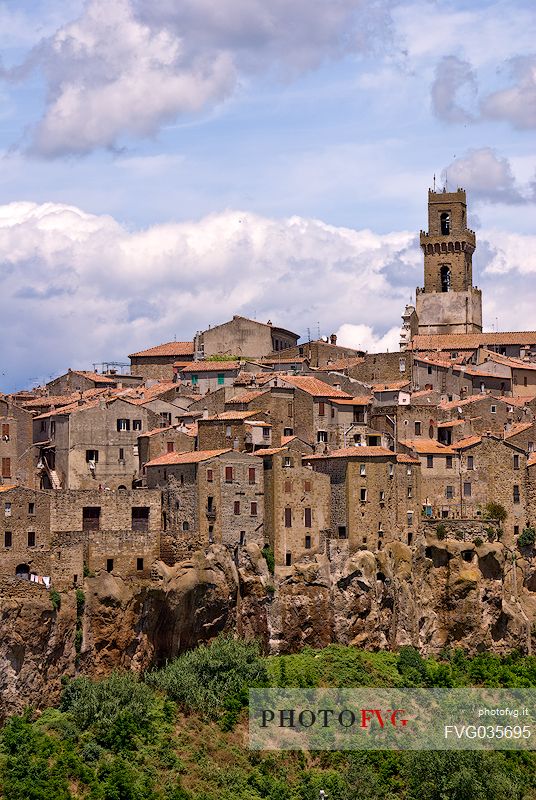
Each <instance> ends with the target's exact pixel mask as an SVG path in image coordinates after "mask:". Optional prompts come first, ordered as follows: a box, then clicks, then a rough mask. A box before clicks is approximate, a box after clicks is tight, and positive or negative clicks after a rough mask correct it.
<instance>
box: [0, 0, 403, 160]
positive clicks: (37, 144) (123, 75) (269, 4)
mask: <svg viewBox="0 0 536 800" xmlns="http://www.w3.org/2000/svg"><path fill="white" fill-rule="evenodd" d="M388 7H389V0H378V2H376V3H374V4H368V3H366V2H365V0H295V1H294V2H293V3H291V4H289V3H288V2H287V1H286V0H262V1H261V0H218V2H217V3H214V2H213V0H195V2H194V0H183V2H181V3H176V2H165V0H162V1H161V2H158V3H154V2H152V0H88V2H87V3H86V5H85V7H84V10H83V12H82V13H81V15H80V16H79V17H78V19H76V20H75V21H73V22H70V23H68V24H65V25H63V26H61V27H60V28H59V29H58V30H57V31H56V32H55V33H54V35H52V36H49V37H48V38H46V39H44V40H43V41H42V42H41V43H40V44H39V45H38V46H36V47H35V48H34V49H33V50H32V52H31V53H30V55H29V57H28V59H27V61H26V62H25V64H24V65H23V66H22V67H21V68H18V69H15V70H13V71H12V73H11V75H12V78H13V79H17V80H20V78H21V76H24V75H25V74H26V73H27V72H28V71H29V70H30V69H31V68H37V69H40V70H42V71H43V73H44V75H45V77H46V81H47V88H48V98H47V103H46V108H45V111H44V114H43V117H42V119H41V120H40V121H39V123H38V124H37V126H36V127H35V129H34V131H33V136H32V147H33V150H34V151H35V152H37V153H39V154H41V155H44V156H46V157H56V156H59V155H63V154H68V153H70V154H83V153H88V152H90V151H92V150H94V149H95V148H98V147H107V148H112V147H116V146H118V144H119V143H120V142H121V141H123V140H124V138H125V137H129V136H131V137H132V136H133V137H150V136H153V135H154V134H156V133H157V132H158V130H159V129H160V128H161V127H162V125H164V124H165V123H167V122H169V121H171V120H174V119H176V118H177V117H179V116H181V115H191V114H196V113H198V112H200V111H201V110H202V109H204V108H205V107H207V106H211V105H213V104H215V103H218V102H219V101H222V100H224V99H225V98H226V97H228V96H229V95H230V94H231V93H232V92H233V90H234V89H235V87H236V85H237V81H238V79H239V76H240V75H243V74H248V73H251V72H252V71H257V70H261V69H262V70H275V71H278V72H279V73H281V74H282V75H284V76H285V77H292V76H293V75H295V74H298V73H301V72H303V71H304V70H308V69H312V68H315V67H317V66H318V65H319V64H321V63H322V62H323V61H324V60H326V59H328V58H341V57H343V56H344V55H346V54H347V53H354V52H357V51H364V50H371V49H373V48H374V46H379V47H383V44H384V42H385V40H386V39H387V38H388V36H389V15H388V11H387V9H388Z"/></svg>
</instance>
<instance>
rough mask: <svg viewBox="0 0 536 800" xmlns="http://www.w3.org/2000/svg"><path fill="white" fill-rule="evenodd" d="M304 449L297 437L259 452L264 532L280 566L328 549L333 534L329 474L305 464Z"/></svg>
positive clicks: (276, 562)
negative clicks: (280, 445) (262, 466)
mask: <svg viewBox="0 0 536 800" xmlns="http://www.w3.org/2000/svg"><path fill="white" fill-rule="evenodd" d="M304 449H305V448H303V446H302V445H301V443H300V442H298V441H297V440H296V439H294V440H293V441H292V442H289V444H288V445H286V446H283V447H278V448H272V449H268V450H266V451H259V453H258V454H257V455H258V457H259V459H261V458H262V461H263V464H264V503H265V512H264V513H265V518H264V534H265V537H266V541H267V542H269V544H270V546H271V547H272V549H273V551H274V557H275V564H276V566H277V567H279V568H281V567H290V566H291V565H292V564H293V563H294V562H295V561H299V560H302V559H303V558H306V557H308V556H314V554H315V553H319V552H321V553H323V552H325V549H326V540H327V539H329V538H330V536H331V487H330V480H329V476H328V475H324V474H322V473H320V472H314V471H313V470H312V469H311V468H310V467H309V466H303V465H302V463H301V458H302V452H303V450H304Z"/></svg>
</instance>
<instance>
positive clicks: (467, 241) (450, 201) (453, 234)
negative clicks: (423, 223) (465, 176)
mask: <svg viewBox="0 0 536 800" xmlns="http://www.w3.org/2000/svg"><path fill="white" fill-rule="evenodd" d="M420 243H421V248H422V251H423V253H424V288H422V289H421V288H418V289H417V294H416V306H415V308H416V313H417V318H418V322H419V334H456V333H464V334H468V333H469V334H470V333H479V332H480V331H481V330H482V293H481V291H480V289H477V288H475V287H474V286H473V266H472V257H473V252H474V250H475V247H476V237H475V233H474V231H472V230H470V229H469V228H468V227H467V203H466V196H465V191H464V190H463V189H458V190H457V191H456V192H446V191H445V190H443V191H442V192H435V191H431V190H429V192H428V231H427V232H424V231H421V234H420Z"/></svg>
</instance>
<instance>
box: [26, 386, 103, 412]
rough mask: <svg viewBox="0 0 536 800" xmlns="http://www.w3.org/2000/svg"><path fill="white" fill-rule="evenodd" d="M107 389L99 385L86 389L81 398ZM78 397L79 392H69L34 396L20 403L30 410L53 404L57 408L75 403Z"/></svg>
mask: <svg viewBox="0 0 536 800" xmlns="http://www.w3.org/2000/svg"><path fill="white" fill-rule="evenodd" d="M107 391H108V389H106V388H105V387H101V388H100V389H97V388H96V387H95V388H94V389H86V390H85V391H84V392H82V399H83V400H86V399H90V398H92V397H97V395H101V394H105V393H106V392H107ZM79 398H80V392H71V393H70V394H50V395H46V396H44V397H34V398H33V399H32V400H25V401H24V402H23V403H21V407H22V408H24V409H26V410H31V409H32V408H44V407H45V406H54V407H55V408H59V407H60V406H68V405H71V403H75V402H77V401H78V399H79Z"/></svg>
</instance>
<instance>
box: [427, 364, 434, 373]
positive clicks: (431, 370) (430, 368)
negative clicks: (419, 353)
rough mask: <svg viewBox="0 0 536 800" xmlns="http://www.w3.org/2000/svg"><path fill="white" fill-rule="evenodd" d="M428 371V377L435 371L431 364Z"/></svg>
mask: <svg viewBox="0 0 536 800" xmlns="http://www.w3.org/2000/svg"><path fill="white" fill-rule="evenodd" d="M426 371H427V373H428V375H431V374H432V372H433V371H434V370H433V369H432V367H431V366H430V364H428V367H427V368H426Z"/></svg>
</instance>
